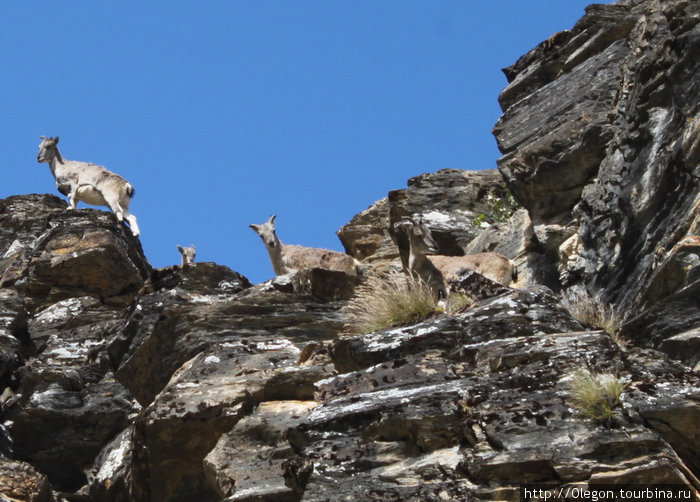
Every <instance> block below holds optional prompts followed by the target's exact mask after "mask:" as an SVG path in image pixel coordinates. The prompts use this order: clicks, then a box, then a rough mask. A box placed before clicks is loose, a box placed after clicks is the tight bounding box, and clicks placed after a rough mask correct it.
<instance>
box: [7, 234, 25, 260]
mask: <svg viewBox="0 0 700 502" xmlns="http://www.w3.org/2000/svg"><path fill="white" fill-rule="evenodd" d="M23 247H24V246H23V245H22V243H21V242H20V241H18V240H17V239H15V240H14V241H12V244H10V247H9V248H8V249H7V251H5V254H4V255H2V257H3V259H4V258H9V257H10V256H12V255H13V254H15V253H17V252H18V251H19V250H21V249H22V248H23Z"/></svg>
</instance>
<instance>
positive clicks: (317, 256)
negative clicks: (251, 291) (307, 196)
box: [249, 215, 359, 275]
mask: <svg viewBox="0 0 700 502" xmlns="http://www.w3.org/2000/svg"><path fill="white" fill-rule="evenodd" d="M275 218H276V215H272V216H270V218H269V219H268V220H267V221H266V222H265V223H262V224H260V225H249V226H250V228H252V229H253V230H254V231H255V233H256V234H258V235H259V236H260V238H261V239H262V241H263V243H264V244H265V247H266V248H267V252H268V254H269V255H270V261H271V262H272V268H273V270H274V271H275V274H277V275H283V274H289V273H292V272H296V271H298V270H301V269H303V268H312V267H319V268H325V269H328V270H338V271H340V272H345V273H347V274H351V275H356V274H357V272H358V269H357V267H358V265H359V263H358V262H357V260H355V259H354V258H353V257H352V256H350V255H347V254H345V253H340V252H338V251H331V250H329V249H319V248H307V247H304V246H296V245H294V244H282V243H281V242H280V240H279V238H278V237H277V233H276V231H275Z"/></svg>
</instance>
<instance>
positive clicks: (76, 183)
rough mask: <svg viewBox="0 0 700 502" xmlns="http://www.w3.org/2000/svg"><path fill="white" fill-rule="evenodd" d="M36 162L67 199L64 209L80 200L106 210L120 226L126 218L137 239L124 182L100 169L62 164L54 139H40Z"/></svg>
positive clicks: (131, 190) (130, 190)
mask: <svg viewBox="0 0 700 502" xmlns="http://www.w3.org/2000/svg"><path fill="white" fill-rule="evenodd" d="M36 160H37V162H40V163H47V164H49V167H50V168H51V174H53V177H54V178H55V179H56V188H58V191H59V192H61V193H62V194H63V195H67V196H68V199H69V206H68V209H75V206H76V204H77V203H78V201H80V200H82V201H83V202H86V203H88V204H92V205H95V206H107V207H109V208H110V209H111V210H112V211H113V212H114V214H115V215H116V216H117V219H118V220H119V221H120V222H122V221H124V219H125V218H126V220H127V221H128V222H129V228H130V229H131V233H133V234H134V236H136V237H138V235H139V227H138V224H137V223H136V216H134V215H133V214H130V213H129V202H131V198H132V197H133V196H134V187H132V186H131V184H130V183H129V182H128V181H126V180H125V179H124V178H122V177H121V176H119V175H118V174H114V173H113V172H111V171H108V170H107V169H105V168H104V167H102V166H98V165H96V164H91V163H88V162H78V161H75V160H65V159H64V158H63V157H62V156H61V153H60V152H59V151H58V136H56V137H55V138H46V137H44V136H41V144H39V154H38V155H37V158H36Z"/></svg>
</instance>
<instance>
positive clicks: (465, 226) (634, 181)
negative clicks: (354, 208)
mask: <svg viewBox="0 0 700 502" xmlns="http://www.w3.org/2000/svg"><path fill="white" fill-rule="evenodd" d="M699 19H700V12H698V7H697V6H696V4H694V3H692V2H687V1H682V0H669V1H665V2H660V1H657V0H646V1H629V2H621V3H618V4H616V5H606V6H594V7H591V8H590V9H589V10H588V13H587V14H586V16H585V17H584V18H583V19H582V20H581V21H580V22H579V23H577V25H576V26H575V27H574V28H573V29H572V30H571V31H567V32H562V33H559V34H557V35H555V36H553V37H552V38H551V39H550V40H548V41H546V42H544V43H543V44H541V45H540V46H538V47H537V48H535V49H533V50H532V51H531V52H530V53H528V54H527V55H525V56H523V58H521V59H520V60H519V61H518V62H517V63H516V64H515V65H513V66H512V67H511V68H509V69H507V70H506V74H507V75H508V78H509V80H510V82H511V83H510V85H509V86H508V87H507V88H506V89H505V90H504V92H503V93H502V95H501V98H500V99H501V104H502V106H503V108H504V115H503V118H502V119H501V120H500V121H499V123H498V124H497V126H496V129H495V132H496V136H497V138H498V141H499V144H500V146H501V148H502V150H503V153H504V156H503V158H502V159H501V160H500V161H499V169H500V173H499V172H498V171H495V170H493V171H478V172H465V171H458V170H441V171H438V172H436V173H431V174H425V175H422V176H418V177H416V178H412V179H411V180H409V182H408V187H407V188H406V189H402V190H396V191H393V192H391V193H390V194H388V197H387V198H386V199H383V200H382V201H380V202H378V203H377V204H376V205H374V206H372V207H371V208H369V209H367V210H366V211H364V212H362V213H360V214H358V215H357V216H356V217H355V218H353V220H352V221H351V222H349V223H348V224H347V225H346V226H345V227H343V228H342V229H341V230H340V231H339V236H340V238H341V240H342V242H343V244H344V245H345V247H346V249H347V250H348V252H349V253H350V254H352V255H353V256H354V257H355V258H357V259H360V260H362V262H363V264H364V265H366V266H367V273H371V271H372V270H375V271H384V270H388V269H400V268H401V267H402V258H403V259H405V254H406V251H407V247H406V243H405V242H402V241H401V238H400V235H394V233H393V224H394V223H396V222H398V221H400V220H401V219H402V218H404V217H407V216H412V215H421V216H422V217H423V218H424V220H425V221H426V222H427V223H428V225H429V226H430V227H431V230H432V231H433V234H434V235H435V237H436V241H437V242H438V245H439V247H440V252H441V253H443V254H452V255H461V254H468V253H476V252H483V251H497V252H500V253H502V254H504V255H506V256H508V257H509V258H511V259H513V260H515V261H516V263H517V264H518V268H519V274H520V279H519V283H518V289H511V288H506V287H504V286H501V285H495V284H491V283H490V282H489V281H488V280H487V279H485V278H483V277H481V276H479V275H478V274H476V273H474V272H467V273H465V274H463V276H462V277H461V278H460V280H459V282H460V283H461V284H462V286H463V287H464V288H465V289H467V290H469V291H470V293H471V294H472V296H473V297H474V298H477V299H478V301H477V302H475V303H474V304H472V305H470V306H468V307H466V308H464V309H462V310H460V311H458V312H456V313H449V314H437V315H435V316H433V317H432V318H430V319H427V320H425V321H423V322H421V323H419V324H416V325H413V326H406V327H401V328H394V329H387V330H383V331H378V332H375V333H369V334H364V335H349V334H346V333H344V328H343V323H344V321H343V317H342V311H341V309H342V307H343V306H344V305H345V304H346V302H347V300H348V298H350V297H351V295H352V294H353V289H354V287H355V286H356V285H357V280H358V279H357V278H356V277H350V276H347V275H346V274H344V273H342V272H333V271H327V270H322V269H306V270H302V271H300V272H298V273H296V274H293V275H289V276H281V277H278V278H276V279H274V280H271V281H268V282H266V283H263V284H258V285H252V284H250V282H249V281H248V280H247V279H246V278H245V277H244V276H242V275H241V274H239V273H238V272H235V271H233V270H231V269H229V268H228V267H226V266H223V265H217V264H214V263H196V264H194V265H192V266H190V267H187V268H179V267H168V268H164V269H158V270H153V269H152V268H151V267H150V265H149V263H148V261H147V259H146V257H145V256H144V255H143V252H142V250H141V247H140V244H139V242H138V240H137V239H135V238H134V237H133V236H132V235H131V233H130V232H129V230H128V229H127V228H126V227H125V226H123V225H121V224H119V223H118V222H117V220H116V218H115V217H114V215H112V214H110V213H107V212H103V211H98V210H94V209H84V210H77V211H66V203H65V202H63V201H62V200H61V199H59V198H57V197H54V196H51V195H24V196H15V197H10V198H8V199H5V200H1V201H0V380H1V382H0V383H2V389H1V390H4V392H3V393H2V396H1V397H0V402H1V403H2V414H3V422H2V426H1V427H0V454H1V455H2V458H1V459H0V499H2V500H36V501H39V502H44V501H52V502H58V501H90V502H98V501H99V502H110V501H114V502H116V501H119V502H122V501H135V502H171V501H172V502H176V501H193V500H197V501H202V502H207V501H212V502H213V501H223V500H225V501H229V502H232V501H252V500H256V501H279V500H285V501H286V500H289V501H295V500H303V501H330V500H339V499H343V500H382V501H384V500H467V499H469V500H472V499H477V500H518V495H519V492H518V491H519V486H520V485H521V484H522V483H552V484H554V485H555V486H566V485H568V484H573V483H583V484H586V485H587V486H588V485H595V484H600V483H612V484H620V483H651V482H654V483H682V485H683V486H686V487H690V488H691V489H694V490H698V489H700V481H699V479H698V478H700V462H699V461H698V451H700V429H699V427H700V425H699V424H700V404H699V403H700V391H699V390H698V389H700V377H699V375H698V368H697V367H696V368H695V371H693V370H692V368H693V366H695V365H697V363H698V360H699V359H700V350H699V349H698V345H699V342H698V340H699V337H700V335H699V334H698V330H700V322H699V319H698V316H700V309H698V308H697V307H698V303H697V298H698V294H697V293H698V273H699V272H698V271H699V270H700V268H699V263H700V259H699V258H698V252H699V251H700V246H699V244H698V243H699V242H700V238H698V211H697V208H698V197H699V196H698V189H697V188H698V174H699V173H698V160H700V153H698V152H700V146H698V145H699V143H698V138H699V137H700V134H699V132H700V130H699V129H698V127H699V124H700V118H699V117H700V115H699V114H698V106H699V105H698V103H700V100H698V97H699V96H698V94H699V93H698V87H697V77H696V75H697V73H698V72H697V65H698V63H697V58H695V57H693V54H697V53H698V50H697V49H698V45H699V43H700V24H698V20H699ZM508 189H510V191H511V192H512V193H513V194H515V196H516V198H517V199H518V201H519V202H520V203H521V204H522V208H521V209H517V208H511V207H509V204H506V206H508V207H506V209H513V210H515V211H514V212H513V213H512V215H511V216H510V217H508V218H505V217H504V216H503V214H506V213H503V214H501V213H498V211H497V210H496V209H497V206H496V205H495V204H496V202H498V203H500V202H502V201H507V194H508V191H507V190H508ZM499 201H500V202H499ZM516 209H517V210H516ZM508 212H509V211H508ZM497 213H498V214H497ZM481 215H484V216H481ZM582 292H583V293H582ZM567 295H572V296H575V295H579V296H577V298H582V297H585V296H588V297H591V298H593V300H594V301H598V302H599V303H611V304H613V305H614V306H616V307H617V308H618V309H620V310H619V312H621V313H624V314H626V316H625V317H626V318H625V320H624V323H622V326H621V328H620V330H619V331H618V334H620V335H621V336H622V337H624V338H627V339H628V340H629V344H628V345H626V346H625V345H620V344H618V343H617V341H616V339H613V337H611V335H610V334H609V333H608V332H607V331H605V330H602V329H599V328H598V327H596V326H594V325H593V324H591V323H589V322H587V321H586V320H585V319H584V320H577V319H576V318H574V317H573V316H572V315H571V314H570V312H569V311H567V309H565V308H564V307H563V306H562V302H561V300H560V297H561V296H567ZM618 317H620V318H621V317H622V316H618ZM656 349H658V350H656ZM581 369H588V370H592V371H595V372H599V373H610V374H615V375H617V377H618V378H619V379H620V381H621V382H623V383H624V384H625V388H624V391H623V393H622V396H621V405H620V406H619V407H618V408H616V409H615V413H614V416H613V418H611V419H610V420H608V421H606V422H604V423H596V422H592V421H590V420H588V419H586V418H585V417H583V416H581V414H580V413H578V412H577V411H576V410H575V409H574V408H573V407H572V398H571V389H570V382H571V381H572V379H573V378H574V377H575V375H576V374H577V372H579V371H580V370H581Z"/></svg>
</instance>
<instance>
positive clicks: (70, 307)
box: [35, 298, 83, 325]
mask: <svg viewBox="0 0 700 502" xmlns="http://www.w3.org/2000/svg"><path fill="white" fill-rule="evenodd" d="M82 311H83V303H82V301H81V298H69V299H67V300H61V301H60V302H56V303H54V304H53V305H51V306H50V307H47V308H45V309H44V310H42V311H41V312H39V313H38V314H37V315H36V317H35V320H36V321H37V322H38V323H39V324H40V325H41V324H46V323H49V322H54V321H62V320H65V319H68V318H70V317H74V316H77V315H79V314H81V313H82Z"/></svg>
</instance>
